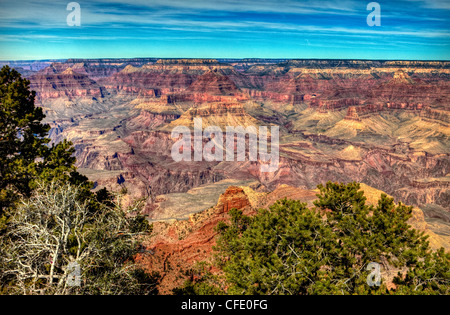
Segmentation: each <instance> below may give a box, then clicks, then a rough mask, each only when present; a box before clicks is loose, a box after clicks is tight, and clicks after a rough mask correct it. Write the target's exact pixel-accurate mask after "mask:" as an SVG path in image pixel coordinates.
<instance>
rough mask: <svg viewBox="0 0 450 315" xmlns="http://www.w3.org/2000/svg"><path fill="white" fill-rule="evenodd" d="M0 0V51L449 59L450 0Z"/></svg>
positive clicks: (4, 55) (20, 54)
mask: <svg viewBox="0 0 450 315" xmlns="http://www.w3.org/2000/svg"><path fill="white" fill-rule="evenodd" d="M69 2H70V1H67V0H66V1H61V0H54V1H50V0H48V1H41V0H24V1H23V0H1V2H0V59H1V60H30V59H33V60H36V59H59V58H63V59H64V58H119V57H122V58H131V57H165V58H176V57H185V58H336V59H341V58H345V59H423V60H437V59H438V60H450V40H449V39H450V25H449V24H450V23H449V17H450V0H402V1H377V2H378V3H379V4H380V7H381V26H379V27H376V26H374V27H369V26H368V25H367V22H366V18H367V15H368V14H369V13H370V11H367V4H368V3H369V2H371V1H354V0H342V1H336V0H335V1H312V0H310V1H309V0H303V1H294V0H281V1H280V0H278V1H276V0H258V1H253V0H221V1H216V0H134V1H126V0H121V1H119V0H91V1H83V0H79V1H77V2H78V3H79V4H80V7H81V26H80V27H70V26H68V25H67V23H66V18H67V15H68V14H69V13H70V12H69V11H67V10H66V8H67V4H68V3H69Z"/></svg>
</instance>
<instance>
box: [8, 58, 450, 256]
mask: <svg viewBox="0 0 450 315" xmlns="http://www.w3.org/2000/svg"><path fill="white" fill-rule="evenodd" d="M11 66H16V67H17V68H18V70H19V71H20V72H21V73H22V74H23V75H24V76H26V77H27V78H28V79H29V80H30V82H31V83H30V87H31V89H32V90H35V91H36V105H37V106H41V107H42V108H43V110H44V112H45V114H46V119H45V122H46V123H49V124H50V126H51V130H50V133H49V136H50V138H51V139H52V142H58V141H61V140H62V139H68V140H70V141H72V142H73V144H74V147H75V149H76V157H77V164H76V166H77V167H78V168H79V170H80V172H81V173H83V174H85V175H86V176H88V178H89V179H90V180H91V181H93V182H94V183H95V187H96V189H100V188H101V187H107V188H108V189H111V190H113V191H126V192H127V193H126V196H125V198H124V202H129V203H131V202H132V201H133V200H136V199H139V198H143V199H144V201H145V213H146V214H147V215H148V217H149V219H150V220H151V221H152V222H161V221H164V222H166V223H167V222H169V221H170V222H172V221H174V220H175V222H179V221H178V220H183V222H184V221H186V220H188V221H186V222H189V220H190V219H189V218H190V216H193V215H195V214H196V213H197V214H198V215H199V216H202V215H205V211H206V212H208V211H212V210H208V209H216V208H217V207H216V203H217V200H218V199H219V198H221V197H220V196H221V194H224V193H226V194H227V196H228V197H229V198H231V199H233V197H232V196H237V197H239V196H241V195H242V194H243V191H244V192H245V190H246V189H252V191H254V193H252V194H251V195H252V196H253V195H255V194H263V195H264V196H266V197H264V198H265V199H267V198H268V199H270V200H272V199H273V200H272V201H273V202H274V201H275V199H276V198H275V197H273V196H278V195H277V193H275V194H274V192H279V190H280V189H282V190H283V189H284V190H286V189H287V188H286V187H290V188H289V189H291V190H292V191H291V192H292V194H294V191H297V193H296V194H298V196H299V198H304V199H305V201H308V200H311V198H314V193H313V190H314V189H315V188H316V186H317V185H318V184H320V183H325V182H327V181H336V182H350V181H357V182H360V183H363V184H364V185H366V186H365V187H373V189H377V190H380V191H384V192H386V193H388V194H389V195H391V196H393V197H394V198H395V200H396V201H397V202H398V201H402V202H404V203H406V204H410V205H412V206H414V207H415V208H416V209H418V210H417V211H418V213H422V215H423V220H422V221H423V222H422V223H423V224H424V225H427V224H428V228H429V229H430V231H432V232H433V233H434V232H435V234H436V235H438V236H439V237H444V238H445V237H447V236H450V226H449V222H450V220H449V219H448V218H449V215H450V202H449V201H450V189H449V188H450V159H449V154H450V141H449V136H450V105H449V104H450V62H448V61H376V60H375V61H368V60H314V59H308V60H307V59H305V60H284V59H277V60H270V59H226V60H225V59H222V60H221V59H156V58H142V59H139V58H137V59H85V60H82V59H77V60H75V59H69V60H56V61H43V62H37V61H33V62H29V64H27V63H26V62H21V63H17V64H13V63H11ZM194 118H202V122H203V128H206V127H208V126H220V127H221V128H223V127H224V126H233V127H234V126H244V127H246V126H255V127H256V128H258V127H259V126H267V127H269V129H270V126H278V127H279V130H280V139H279V140H280V146H279V167H278V169H277V170H276V171H275V172H270V173H264V172H261V171H260V166H261V163H262V161H260V160H259V159H258V160H257V161H252V160H249V159H248V158H246V160H245V161H236V160H235V161H226V160H224V161H199V162H196V161H180V162H175V161H174V160H173V159H172V157H171V149H172V147H173V145H174V143H175V142H176V141H177V139H173V138H172V137H171V132H172V130H173V128H175V127H177V126H187V127H188V128H191V129H192V128H193V125H194V124H193V122H194ZM206 142H207V139H205V140H204V141H203V145H204V144H206ZM193 152H194V147H193V146H192V153H193ZM230 186H231V187H241V188H239V189H241V190H243V191H241V190H239V189H237V188H236V189H234V190H233V189H231V190H229V189H228V190H227V188H228V187H230ZM246 187H247V188H246ZM288 195H289V194H288ZM294 195H295V194H294ZM258 196H259V195H258ZM279 196H281V197H283V196H285V195H283V194H279ZM228 197H227V198H228ZM272 197H273V198H272ZM250 204H251V202H250ZM267 205H268V203H261V202H259V203H256V204H254V205H253V206H252V207H251V208H252V209H254V208H257V207H259V206H267ZM230 206H233V203H231V204H230ZM236 206H238V207H242V208H245V207H246V206H248V204H247V201H242V200H241V201H239V202H238V204H236ZM226 208H227V209H228V208H229V206H227V207H226ZM218 211H219V210H218ZM220 211H222V210H220ZM220 211H219V214H220V213H222V214H223V213H226V211H228V210H224V211H222V212H220ZM213 221H214V220H213ZM180 222H181V221H180ZM214 222H215V221H214ZM214 222H212V221H211V222H210V223H208V224H210V225H208V226H212V225H213V223H214ZM161 224H162V223H161ZM177 224H182V223H177ZM183 224H187V223H183ZM167 229H170V227H167ZM177 231H178V230H177ZM167 233H169V232H167ZM177 233H178V232H177ZM169 234H170V233H169ZM444 243H445V242H443V244H444ZM445 244H446V243H445ZM164 246H166V245H164ZM167 246H169V245H167ZM177 246H181V245H177ZM447 248H448V247H447Z"/></svg>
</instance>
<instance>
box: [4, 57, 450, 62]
mask: <svg viewBox="0 0 450 315" xmlns="http://www.w3.org/2000/svg"><path fill="white" fill-rule="evenodd" d="M117 59H127V60H132V59H157V60H182V59H188V60H189V59H191V60H194V59H201V60H211V59H215V60H218V61H219V60H224V59H228V60H251V59H254V60H328V61H333V60H349V61H420V62H432V61H435V62H450V59H376V58H374V59H367V58H261V57H242V58H231V57H112V58H111V57H100V58H73V57H71V58H46V59H1V58H0V62H26V61H42V62H46V61H47V62H50V61H69V60H117Z"/></svg>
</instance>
